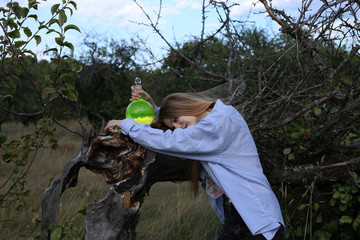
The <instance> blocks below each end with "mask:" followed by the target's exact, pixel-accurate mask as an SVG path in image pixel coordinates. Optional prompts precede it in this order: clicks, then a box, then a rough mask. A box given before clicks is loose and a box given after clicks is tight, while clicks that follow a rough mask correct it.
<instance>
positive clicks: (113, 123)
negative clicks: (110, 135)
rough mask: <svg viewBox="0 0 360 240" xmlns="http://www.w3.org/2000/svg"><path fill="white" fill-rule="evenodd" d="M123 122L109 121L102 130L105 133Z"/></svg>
mask: <svg viewBox="0 0 360 240" xmlns="http://www.w3.org/2000/svg"><path fill="white" fill-rule="evenodd" d="M123 121H124V120H110V121H109V122H108V123H107V124H106V126H105V128H104V130H105V132H107V131H109V130H110V128H111V127H113V126H120V124H121V123H122V122H123Z"/></svg>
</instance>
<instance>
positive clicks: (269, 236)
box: [262, 224, 281, 240]
mask: <svg viewBox="0 0 360 240" xmlns="http://www.w3.org/2000/svg"><path fill="white" fill-rule="evenodd" d="M280 226H281V225H280V224H279V226H278V227H277V228H274V229H272V230H270V231H267V232H263V233H262V235H263V236H264V237H265V238H266V239H269V240H270V239H273V238H274V236H275V234H276V232H277V230H278V229H279V228H280Z"/></svg>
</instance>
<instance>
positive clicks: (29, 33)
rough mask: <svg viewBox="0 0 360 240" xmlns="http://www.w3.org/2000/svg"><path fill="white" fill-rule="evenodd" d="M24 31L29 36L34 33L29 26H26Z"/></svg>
mask: <svg viewBox="0 0 360 240" xmlns="http://www.w3.org/2000/svg"><path fill="white" fill-rule="evenodd" d="M24 33H25V35H26V36H27V37H31V35H32V32H31V30H30V28H28V27H25V28H24Z"/></svg>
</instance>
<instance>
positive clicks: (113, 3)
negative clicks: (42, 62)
mask: <svg viewBox="0 0 360 240" xmlns="http://www.w3.org/2000/svg"><path fill="white" fill-rule="evenodd" d="M74 1H75V2H76V4H77V10H75V11H74V13H73V15H72V16H71V17H68V20H67V23H66V24H75V25H77V26H78V27H79V28H80V29H81V33H78V32H77V31H74V30H69V31H68V32H66V39H67V41H70V42H71V43H73V45H74V47H75V53H74V56H75V57H77V56H79V55H81V54H82V51H85V49H84V46H83V44H82V43H83V40H84V38H85V36H87V35H93V36H97V38H98V39H101V38H114V39H116V40H120V39H125V40H128V39H130V38H134V39H137V38H141V39H145V41H146V43H147V45H148V46H149V47H150V48H151V49H152V50H153V51H154V52H155V53H156V54H157V55H158V56H161V55H162V54H164V53H165V52H166V49H168V48H167V45H166V44H165V42H164V41H163V40H162V39H160V38H159V36H158V35H157V34H156V33H155V32H154V31H153V30H152V29H151V28H150V27H148V26H145V25H146V24H149V20H148V19H147V17H146V16H145V14H144V13H143V12H142V9H141V8H140V7H139V6H138V5H137V4H136V2H135V1H134V0H104V1H99V0H74ZM220 1H221V0H220ZM316 1H320V0H316ZM316 1H315V2H316ZM7 2H9V0H0V7H1V6H4V5H5V4H6V3H7ZM18 2H19V3H20V5H24V4H27V1H25V0H18ZM38 2H40V4H39V8H38V11H37V12H36V13H37V14H38V16H39V19H43V20H45V19H49V17H50V15H51V13H50V8H51V6H52V5H54V4H56V3H61V2H62V0H47V1H43V0H38ZM137 2H138V4H139V5H141V6H142V8H143V9H144V10H145V11H146V12H147V13H148V14H149V17H150V18H151V19H152V20H153V21H154V22H156V17H157V13H158V12H159V6H160V3H162V8H161V18H160V19H159V24H158V28H159V30H160V31H161V33H162V34H163V35H164V36H165V38H167V39H168V41H169V42H170V43H174V42H175V41H178V42H180V43H182V42H185V41H186V40H188V39H190V37H191V36H192V35H193V36H199V35H200V33H201V30H202V24H201V19H202V14H201V13H202V12H201V9H202V2H203V1H201V0H162V1H161V0H137ZM229 2H235V3H238V4H239V6H236V7H233V8H232V10H231V16H232V17H235V18H237V19H239V20H246V19H250V20H253V21H254V22H253V24H252V25H253V26H256V27H259V28H266V29H270V30H272V31H274V32H276V31H278V29H279V26H278V25H277V24H276V23H275V22H274V21H272V20H271V19H270V18H269V17H267V15H266V14H256V13H258V12H259V11H264V10H265V9H264V6H263V5H262V4H261V3H260V2H259V1H258V0H234V1H229ZM271 2H272V4H273V5H274V6H275V7H277V8H278V9H286V12H287V13H292V14H294V15H296V14H297V9H299V8H301V0H273V1H271ZM207 10H208V12H207V20H206V25H205V32H206V33H208V34H210V33H212V32H214V31H215V30H216V28H217V27H218V26H219V21H218V19H217V14H216V12H215V10H214V9H212V8H208V9H207ZM249 13H250V14H249ZM32 21H33V20H32V19H29V22H28V24H29V25H30V26H33V27H36V26H37V25H35V22H34V21H33V22H32ZM249 24H250V23H249ZM249 27H250V26H249ZM42 33H43V34H41V33H40V35H41V36H42V38H43V39H42V43H41V44H40V45H38V46H36V44H35V43H34V44H32V45H29V48H31V50H32V51H33V52H35V53H37V54H38V53H41V52H42V51H44V50H45V49H46V47H50V48H51V47H56V44H55V41H54V35H48V36H46V35H44V33H45V31H43V32H42ZM40 57H41V56H40Z"/></svg>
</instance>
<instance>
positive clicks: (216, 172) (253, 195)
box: [120, 100, 284, 239]
mask: <svg viewBox="0 0 360 240" xmlns="http://www.w3.org/2000/svg"><path fill="white" fill-rule="evenodd" d="M120 128H121V129H122V132H123V133H124V134H126V135H129V136H130V137H131V138H132V139H133V140H134V141H135V142H137V143H139V144H140V145H142V146H144V147H146V148H148V149H150V150H152V151H155V152H159V153H163V154H166V155H172V156H176V157H182V158H188V159H194V160H199V161H201V163H202V165H203V167H204V169H205V170H206V172H207V173H208V174H209V175H210V177H211V178H212V180H213V181H214V182H215V183H216V184H217V185H218V186H219V187H220V188H221V189H222V190H223V192H224V193H225V194H226V196H227V197H228V198H229V199H230V200H231V201H232V203H233V205H234V207H235V208H236V210H237V211H238V212H239V214H240V216H241V217H242V219H243V220H244V222H245V223H246V225H247V227H248V228H249V230H250V231H251V233H252V234H253V235H256V234H263V235H264V237H265V238H266V239H272V238H273V236H274V235H275V233H276V231H277V229H278V228H279V227H280V224H282V225H283V226H284V221H283V218H282V214H281V210H280V206H279V202H278V200H277V198H276V196H275V194H274V193H273V191H272V190H271V187H270V184H269V182H268V180H267V178H266V177H265V175H264V173H263V169H262V167H261V164H260V160H259V155H258V152H257V149H256V146H255V142H254V140H253V137H252V135H251V133H250V130H249V128H248V126H247V124H246V122H245V120H244V119H243V117H242V116H241V115H240V113H239V112H238V111H237V110H236V109H235V108H233V107H232V106H227V105H225V104H224V103H223V102H221V101H220V100H217V101H216V104H215V106H214V108H213V109H212V110H211V112H210V113H209V114H208V115H207V116H206V117H205V118H203V119H201V120H200V121H199V122H198V123H197V124H195V125H193V126H189V127H187V128H185V129H175V130H174V131H171V130H167V131H165V132H163V131H162V130H160V129H155V128H151V127H150V125H148V124H143V123H136V122H135V121H133V120H132V119H125V120H124V121H123V122H122V123H121V125H120Z"/></svg>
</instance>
